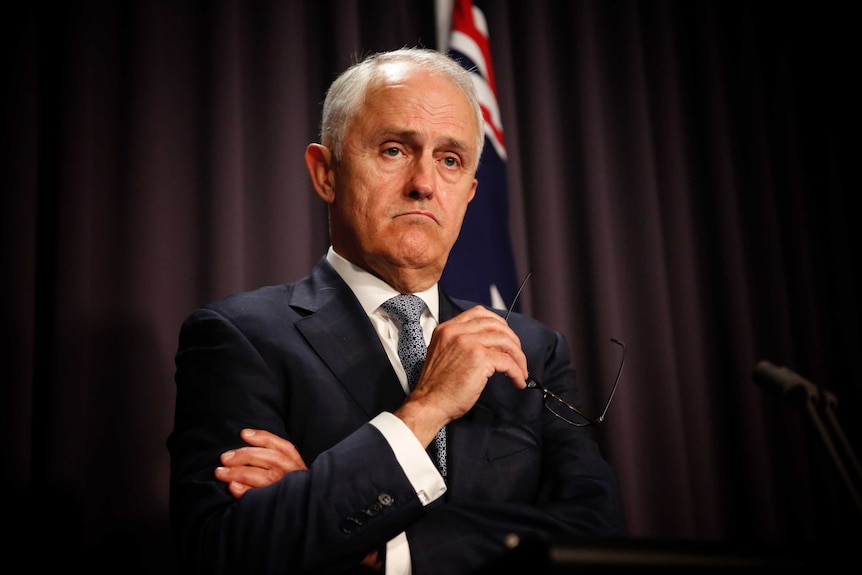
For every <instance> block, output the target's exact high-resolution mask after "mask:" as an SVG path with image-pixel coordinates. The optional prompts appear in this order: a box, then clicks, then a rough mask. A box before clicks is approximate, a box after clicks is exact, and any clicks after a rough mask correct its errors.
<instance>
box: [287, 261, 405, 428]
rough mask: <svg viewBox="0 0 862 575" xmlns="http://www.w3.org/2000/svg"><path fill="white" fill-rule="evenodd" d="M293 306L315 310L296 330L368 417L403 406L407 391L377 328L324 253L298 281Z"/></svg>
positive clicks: (297, 325) (297, 324)
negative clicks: (391, 363)
mask: <svg viewBox="0 0 862 575" xmlns="http://www.w3.org/2000/svg"><path fill="white" fill-rule="evenodd" d="M291 306H294V307H296V308H301V309H304V310H308V311H310V312H312V313H311V314H310V315H308V316H307V317H305V318H303V319H301V320H299V321H298V322H297V323H296V327H297V329H298V330H299V331H300V332H301V333H302V335H303V336H304V337H305V339H306V341H308V344H309V345H310V346H311V347H312V348H313V349H314V351H315V352H316V353H317V354H318V355H319V356H320V358H321V359H322V360H323V362H324V363H325V364H326V365H327V367H329V369H330V370H331V371H332V373H333V374H334V375H335V377H336V378H337V379H338V381H339V382H340V383H341V385H342V386H344V388H345V389H346V390H347V391H348V392H349V393H350V394H351V395H352V396H353V398H354V399H355V400H356V402H357V403H358V404H359V405H360V406H361V407H362V409H363V410H364V411H365V413H366V414H367V415H368V418H369V419H370V418H372V417H374V416H376V415H377V414H378V413H380V412H381V411H394V410H395V409H397V408H398V406H400V405H401V403H402V402H403V401H404V390H403V389H402V388H401V384H400V383H399V381H398V376H397V375H396V374H395V372H394V371H393V369H392V366H391V365H390V363H389V358H388V357H387V356H386V352H385V351H384V349H383V346H382V344H381V343H380V338H379V337H378V336H377V332H375V331H374V328H373V327H372V325H371V322H370V321H369V320H368V316H366V315H365V311H364V310H363V309H362V306H361V305H360V304H359V301H358V300H357V299H356V297H355V296H354V295H353V292H352V291H350V288H349V287H348V286H347V284H345V283H344V281H343V280H342V279H341V277H340V276H339V275H338V274H337V273H336V272H335V270H334V269H332V266H330V265H329V263H328V262H327V261H326V259H325V258H324V259H323V260H321V261H320V262H319V263H318V264H317V265H316V266H315V267H314V268H313V269H312V272H311V274H310V275H309V276H308V277H307V278H306V279H304V280H302V281H301V282H299V283H298V284H297V286H296V289H295V290H294V295H293V297H292V298H291Z"/></svg>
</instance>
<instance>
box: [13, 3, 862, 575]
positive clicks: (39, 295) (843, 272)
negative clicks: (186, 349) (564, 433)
mask: <svg viewBox="0 0 862 575" xmlns="http://www.w3.org/2000/svg"><path fill="white" fill-rule="evenodd" d="M480 4H481V6H482V8H483V9H484V12H485V15H486V16H487V20H488V27H489V30H490V37H491V47H492V51H493V58H494V67H495V70H496V76H497V82H498V90H499V93H498V99H499V103H500V107H501V111H502V116H503V126H504V129H505V130H506V144H507V149H508V156H509V161H508V172H509V188H510V195H511V198H510V202H511V210H510V212H511V221H510V222H509V224H510V226H511V230H512V237H513V241H514V249H515V255H516V262H517V265H518V267H519V270H518V271H519V274H520V275H522V276H523V275H524V274H526V272H527V271H528V270H533V275H532V278H531V279H530V281H529V283H528V284H527V287H526V288H525V291H524V294H523V295H522V298H523V300H522V305H523V308H524V310H525V311H527V312H529V313H532V314H533V315H535V316H536V317H538V318H540V319H542V320H544V321H545V322H547V323H549V324H550V325H552V326H553V327H555V328H557V329H559V330H560V331H562V332H563V333H564V334H565V335H566V336H567V337H568V339H569V341H570V344H571V346H572V349H573V352H574V355H575V361H576V366H577V368H578V373H579V381H580V383H581V385H582V386H583V388H584V392H585V394H586V398H587V405H588V406H589V407H590V408H592V409H593V411H594V412H595V413H598V412H599V411H600V410H601V408H602V405H603V402H604V400H605V398H606V396H607V394H608V393H609V391H610V385H611V383H612V380H613V376H614V374H615V372H616V362H617V361H618V359H619V353H618V349H617V348H616V346H614V345H613V344H612V343H610V341H609V338H611V337H616V338H619V339H622V340H624V341H625V342H626V343H627V345H628V357H627V362H626V366H625V369H624V371H623V375H622V381H621V383H620V386H619V389H618V390H617V392H616V395H615V398H614V401H613V404H612V405H611V407H610V409H609V411H608V415H607V419H606V421H605V423H604V425H603V426H601V427H600V428H598V429H597V430H596V433H597V437H598V439H599V441H600V442H601V445H602V448H603V449H604V452H605V454H606V456H607V457H608V458H609V459H610V460H611V461H612V463H613V464H614V465H615V466H616V468H617V469H618V471H619V473H620V476H621V481H622V487H623V495H624V499H625V504H626V508H627V514H628V518H629V526H630V530H631V533H632V536H633V537H634V538H636V539H643V540H651V539H656V540H685V541H687V540H693V541H716V542H720V543H728V544H731V543H740V542H742V543H746V542H754V543H762V544H767V545H772V544H790V545H796V544H800V545H817V544H819V543H821V542H824V541H831V540H834V539H835V538H840V537H842V535H844V534H846V533H847V531H846V529H847V528H846V526H847V525H848V524H852V523H853V522H858V521H859V509H858V507H854V500H853V499H852V498H851V493H850V491H849V490H848V489H847V486H846V485H845V483H844V482H842V480H841V479H842V478H841V474H840V473H839V472H838V468H837V467H836V466H835V465H834V462H833V459H832V458H831V457H830V456H829V452H828V451H827V450H826V449H825V446H824V444H823V443H822V442H821V440H820V436H819V435H818V434H817V433H816V428H815V427H814V426H813V425H812V421H811V420H810V418H809V417H808V415H807V412H806V411H805V410H804V409H803V408H802V407H801V406H800V405H799V404H798V403H794V402H793V401H785V400H784V399H786V398H783V397H780V396H779V395H778V394H773V393H770V392H769V390H768V389H766V388H762V387H760V386H758V385H756V384H755V382H754V379H753V377H752V370H753V368H754V366H755V365H756V363H757V362H758V361H760V360H762V359H766V360H768V361H770V362H772V363H773V364H775V365H778V366H786V367H787V368H789V369H792V370H794V371H795V372H797V373H799V374H801V375H802V376H803V377H805V378H806V379H808V380H809V381H811V382H813V383H814V384H815V385H818V386H820V387H821V388H822V389H824V390H828V391H830V392H832V393H834V395H835V397H836V399H837V403H838V408H837V414H838V419H839V421H840V422H841V424H842V426H843V430H844V432H845V436H846V438H847V439H848V443H849V444H850V445H853V446H857V447H862V443H860V436H862V424H860V421H859V419H860V417H859V416H860V409H862V379H860V374H859V370H858V365H859V361H860V356H862V342H860V309H859V297H858V294H859V288H860V284H859V277H858V271H859V262H860V248H859V247H858V246H859V243H860V232H859V225H858V223H857V221H856V220H857V217H856V214H855V213H854V212H853V210H854V209H855V208H854V206H855V205H856V204H855V203H853V200H852V193H858V191H859V190H860V186H859V178H858V176H857V173H856V171H857V169H854V168H852V166H853V165H854V164H855V161H856V158H855V153H856V152H855V151H858V148H859V146H858V142H857V138H858V129H859V123H858V113H857V106H858V103H859V102H860V99H859V90H858V88H857V87H856V76H858V73H857V70H858V62H857V57H856V53H857V52H858V49H857V48H856V43H855V42H854V41H853V40H852V38H853V34H855V30H853V29H852V28H851V25H852V24H851V23H852V22H854V20H853V18H852V17H851V15H850V10H849V8H844V6H846V5H847V4H844V3H840V4H839V3H837V2H816V3H815V2H796V3H789V2H788V3H784V2H781V3H779V2H775V3H771V2H738V1H733V0H727V1H713V2H710V1H694V0H680V1H673V0H667V1H655V2H647V1H640V2H639V1H601V0H597V1H572V2H556V1H553V0H533V1H530V2H518V1H514V0H509V1H505V0H496V1H486V2H482V3H480ZM0 22H2V24H0V32H2V33H0V43H2V48H3V49H2V56H0V57H2V58H3V61H4V66H3V70H4V78H3V81H4V83H3V90H2V148H0V168H2V171H0V184H2V187H3V193H2V210H0V238H2V250H0V255H2V260H0V270H2V277H3V280H2V281H0V294H2V297H0V302H2V310H0V313H1V314H2V326H3V330H2V342H1V343H2V345H0V349H2V356H0V368H2V374H3V380H4V382H5V385H4V386H3V389H4V391H5V393H4V397H3V400H2V401H0V406H2V407H0V415H2V419H0V426H2V427H0V429H2V439H3V444H4V446H5V449H4V450H3V454H4V455H3V457H2V460H3V464H2V465H3V486H4V487H5V489H4V494H5V496H6V498H7V500H8V501H9V503H8V504H7V505H6V507H7V509H8V510H10V511H9V512H7V514H6V517H7V520H9V523H8V524H7V527H10V528H11V529H12V532H13V535H12V536H11V539H10V538H9V537H8V536H7V537H6V538H5V540H4V542H5V543H6V544H10V542H11V545H12V546H13V547H12V550H13V551H20V549H17V548H16V547H14V546H16V545H18V544H19V543H20V544H22V545H23V544H24V543H26V542H28V541H34V542H36V543H37V545H38V546H37V549H40V551H38V552H37V556H36V557H35V558H34V559H33V561H34V562H35V563H39V562H41V561H46V562H47V561H49V560H52V559H54V558H57V557H59V558H61V559H62V560H64V561H66V562H69V561H80V562H81V563H82V564H84V565H87V566H88V567H90V568H91V569H93V570H105V571H107V570H111V571H124V572H134V573H169V572H172V571H173V570H174V567H173V561H172V550H171V542H170V538H169V527H168V518H167V485H168V467H169V463H168V457H167V451H166V449H165V446H164V442H165V439H166V437H167V435H168V433H169V431H170V428H171V423H172V417H173V401H174V383H173V353H174V350H175V346H176V341H177V335H178V330H179V326H180V323H181V322H182V320H183V319H184V317H185V315H186V314H188V313H189V312H190V311H191V310H192V309H193V308H194V307H196V306H198V305H200V304H203V303H205V302H207V301H209V300H211V299H214V298H217V297H220V296H223V295H226V294H228V293H231V292H235V291H239V290H244V289H248V288H252V287H255V286H258V285H261V284H271V283H281V282H286V281H291V280H294V279H297V278H298V277H300V276H301V275H303V274H304V273H305V271H306V270H307V269H308V268H309V267H310V266H311V265H312V264H313V263H314V262H315V261H316V260H317V259H319V258H320V257H321V256H322V255H323V254H324V251H325V249H326V247H327V245H328V242H327V222H326V211H325V207H324V205H323V203H322V202H321V201H320V200H319V199H318V198H317V197H316V196H315V195H314V193H313V190H312V187H311V185H310V183H309V179H308V175H307V172H306V168H305V164H304V161H303V152H304V149H305V146H306V144H307V143H308V142H311V141H315V140H316V138H317V127H318V120H319V112H320V103H321V101H322V99H323V95H324V91H325V89H326V86H327V85H328V83H329V82H330V81H331V80H332V79H333V77H334V76H335V75H336V74H337V73H338V72H340V71H341V70H343V69H344V68H345V67H346V66H347V65H348V64H349V63H350V62H351V61H353V60H354V59H355V58H356V57H357V56H358V55H361V54H364V53H366V52H370V51H376V50H380V49H389V48H396V47H399V46H404V45H424V46H429V47H434V46H436V45H437V44H436V42H437V41H436V36H435V32H436V31H435V14H434V4H433V1H431V0H422V1H417V0H401V1H394V0H393V1H383V0H375V1H371V0H340V1H336V0H329V1H325V0H322V1H315V2H287V1H284V2H276V1H273V2H241V1H238V0H236V1H228V0H225V1H222V2H203V1H200V2H191V1H179V2H151V1H129V2H110V1H99V0H93V1H90V2H82V1H79V2H58V3H53V2H52V3H47V2H31V3H29V4H26V5H24V4H23V3H22V4H20V5H19V4H15V5H13V6H12V7H11V8H9V7H7V8H6V9H4V16H3V18H2V19H0ZM851 47H852V49H851ZM479 193H481V184H480V187H479ZM849 471H850V472H852V471H853V468H852V467H850V468H849ZM848 522H850V523H848ZM7 533H8V530H7Z"/></svg>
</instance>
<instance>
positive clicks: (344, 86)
mask: <svg viewBox="0 0 862 575" xmlns="http://www.w3.org/2000/svg"><path fill="white" fill-rule="evenodd" d="M391 63H402V64H410V65H411V66H413V67H415V68H422V69H423V70H426V71H427V72H428V73H429V74H441V75H443V76H445V77H446V78H448V79H449V80H451V82H452V83H453V84H454V85H455V86H457V87H458V88H460V90H461V91H462V92H463V93H464V95H465V96H466V97H467V100H468V101H469V102H470V105H471V106H472V108H473V113H474V114H475V115H476V126H477V127H478V132H479V133H478V137H477V141H476V160H477V162H478V159H479V158H480V157H481V155H482V148H483V147H484V145H485V128H484V126H485V120H484V118H483V117H482V110H481V108H480V107H479V98H478V96H477V95H476V88H475V86H474V85H473V78H472V76H471V74H470V72H468V71H467V70H466V69H465V68H464V67H462V66H461V65H460V64H459V63H458V62H456V61H455V60H453V59H452V58H450V57H449V56H447V55H446V54H444V53H443V52H438V51H437V50H431V49H427V48H400V49H398V50H393V51H390V52H378V53H376V54H372V55H371V56H368V57H367V58H365V59H364V60H362V61H361V62H357V63H355V64H353V65H352V66H350V67H349V68H348V69H347V70H345V71H344V72H343V73H342V74H341V75H340V76H338V78H336V79H335V81H334V82H332V85H331V86H330V87H329V90H328V91H327V92H326V99H325V100H324V102H323V117H322V120H321V124H320V143H321V144H323V145H324V146H327V147H328V148H330V149H331V150H332V154H333V156H334V157H335V159H336V160H340V159H341V152H342V148H343V145H344V136H345V134H346V133H347V129H348V127H349V126H350V122H351V120H352V119H353V118H354V116H355V115H356V114H357V113H359V108H360V107H361V105H362V102H363V100H364V99H365V94H366V92H367V91H368V88H369V87H370V86H371V85H372V84H373V83H374V81H375V80H376V79H377V78H378V77H379V73H378V72H379V70H380V68H381V67H383V66H384V65H386V64H391Z"/></svg>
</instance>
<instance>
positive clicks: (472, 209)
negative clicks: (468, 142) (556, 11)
mask: <svg viewBox="0 0 862 575" xmlns="http://www.w3.org/2000/svg"><path fill="white" fill-rule="evenodd" d="M448 4H451V10H452V11H451V20H450V22H451V28H450V33H449V36H448V43H447V50H448V52H449V54H450V55H451V56H452V57H453V58H454V59H456V60H458V61H459V62H460V63H461V65H462V66H464V68H466V69H467V70H469V71H470V72H471V73H472V75H473V84H474V85H475V86H476V91H477V93H478V95H479V104H480V106H481V108H482V114H483V115H484V117H485V148H484V151H483V152H482V158H481V161H480V163H479V169H478V171H477V173H476V178H477V179H478V180H479V187H478V189H477V191H476V196H475V197H474V198H473V201H472V202H471V203H470V205H469V207H468V208H467V214H466V216H465V218H464V225H463V226H462V228H461V235H460V236H459V237H458V241H457V242H456V243H455V246H454V247H453V248H452V251H451V253H450V254H449V261H448V263H447V265H446V269H445V270H444V272H443V276H442V278H441V279H440V284H441V286H442V287H443V289H444V290H446V291H447V292H448V293H449V294H450V295H452V296H454V297H458V298H463V299H468V300H472V301H476V302H479V303H484V304H486V305H489V306H491V307H494V308H497V309H506V308H507V307H508V306H507V304H506V302H511V301H512V299H513V298H514V297H515V292H516V290H517V279H516V273H515V260H514V256H513V253H512V243H511V238H510V235H509V196H508V193H509V192H508V185H507V177H506V146H505V141H504V137H503V126H502V122H501V121H500V109H499V107H498V105H497V85H496V82H495V80H494V69H493V67H492V65H491V47H490V43H489V41H488V26H487V22H486V21H485V14H484V13H483V12H482V11H481V10H480V8H479V7H478V6H477V5H476V4H477V2H474V1H472V0H454V1H453V0H449V2H442V3H441V2H438V4H437V9H438V10H445V9H448V8H447V7H446V5H448ZM441 6H442V8H441ZM439 16H440V14H439V13H438V19H439ZM516 307H517V304H516Z"/></svg>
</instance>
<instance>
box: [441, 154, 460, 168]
mask: <svg viewBox="0 0 862 575" xmlns="http://www.w3.org/2000/svg"><path fill="white" fill-rule="evenodd" d="M443 165H444V166H446V167H447V168H457V167H458V166H460V165H461V162H459V161H458V158H457V157H455V156H446V157H445V158H443Z"/></svg>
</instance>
